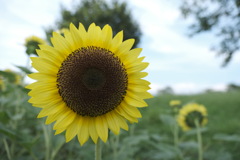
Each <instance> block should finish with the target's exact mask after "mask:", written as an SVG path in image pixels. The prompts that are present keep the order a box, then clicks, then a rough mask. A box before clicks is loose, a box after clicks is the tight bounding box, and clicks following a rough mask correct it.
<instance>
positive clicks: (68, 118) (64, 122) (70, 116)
mask: <svg viewBox="0 0 240 160" xmlns="http://www.w3.org/2000/svg"><path fill="white" fill-rule="evenodd" d="M76 115H77V114H76V113H75V112H73V111H72V110H70V109H68V110H67V111H66V112H65V113H63V114H62V115H61V116H59V118H58V119H57V121H56V123H55V124H54V126H53V129H54V130H56V129H60V128H66V127H68V126H69V125H70V124H71V123H72V121H73V120H74V119H75V117H76Z"/></svg>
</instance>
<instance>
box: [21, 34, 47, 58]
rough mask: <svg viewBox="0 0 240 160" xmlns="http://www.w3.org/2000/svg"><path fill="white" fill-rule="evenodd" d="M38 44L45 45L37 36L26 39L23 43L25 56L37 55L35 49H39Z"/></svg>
mask: <svg viewBox="0 0 240 160" xmlns="http://www.w3.org/2000/svg"><path fill="white" fill-rule="evenodd" d="M40 44H47V42H46V41H45V40H43V39H41V38H39V37H37V36H30V37H27V38H26V39H25V43H24V45H25V47H26V53H27V55H31V54H34V55H37V52H36V49H39V47H38V46H39V45H40Z"/></svg>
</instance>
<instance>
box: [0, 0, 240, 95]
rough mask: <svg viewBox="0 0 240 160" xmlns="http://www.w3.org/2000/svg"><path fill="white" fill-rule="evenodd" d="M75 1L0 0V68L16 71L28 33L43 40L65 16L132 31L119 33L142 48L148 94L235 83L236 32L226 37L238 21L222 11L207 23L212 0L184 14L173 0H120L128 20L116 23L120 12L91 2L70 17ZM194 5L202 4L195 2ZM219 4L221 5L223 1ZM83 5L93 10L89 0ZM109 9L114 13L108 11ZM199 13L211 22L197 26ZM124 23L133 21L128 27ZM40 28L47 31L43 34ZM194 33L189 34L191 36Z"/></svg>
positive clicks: (238, 64) (238, 80)
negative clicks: (149, 82)
mask: <svg viewBox="0 0 240 160" xmlns="http://www.w3.org/2000/svg"><path fill="white" fill-rule="evenodd" d="M232 1H233V0H232ZM79 2H80V1H79V0H52V1H48V0H42V1H37V0H33V1H25V0H1V2H0V3H1V6H0V7H1V9H0V14H1V15H4V16H2V17H1V19H0V23H1V26H0V36H1V37H2V38H1V39H0V48H1V53H0V55H1V58H0V64H1V65H0V69H1V70H4V69H7V68H8V69H11V70H17V68H16V67H15V66H14V65H18V66H25V65H26V64H27V62H28V56H27V55H26V54H25V50H26V48H25V46H24V43H25V39H26V37H28V36H32V35H35V36H38V37H40V38H43V39H47V38H48V37H47V35H48V36H50V35H51V34H50V32H51V31H52V30H58V29H61V28H66V27H68V23H69V22H68V21H74V23H76V24H77V23H78V21H80V22H83V23H84V24H85V25H86V26H87V25H88V24H90V23H91V21H95V22H96V23H97V24H98V25H101V26H102V25H103V24H105V23H110V22H111V21H115V22H114V23H116V24H118V25H116V24H115V26H118V27H115V30H116V31H115V32H117V31H119V30H122V29H124V31H125V32H130V33H133V34H134V35H133V34H132V35H131V34H130V35H128V36H125V37H126V38H132V37H133V38H137V47H141V48H143V52H142V55H143V56H146V61H148V62H150V66H149V67H148V69H147V71H148V72H149V76H148V78H147V79H148V80H149V81H151V83H152V85H151V88H152V90H151V92H152V93H157V92H158V91H159V90H161V89H165V88H166V87H171V88H172V90H173V91H174V92H175V93H187V94H189V93H198V92H202V91H204V90H206V89H213V90H220V91H223V90H226V89H227V86H228V85H229V84H236V85H239V84H240V70H239V68H240V54H239V50H238V48H239V42H238V39H239V37H237V38H236V37H232V39H234V38H235V39H236V40H237V42H235V43H234V41H236V40H229V39H231V37H230V36H231V35H230V34H233V35H234V36H237V35H238V36H239V27H238V26H239V24H238V25H235V23H237V22H239V20H237V19H236V18H235V19H236V20H235V19H234V17H232V19H231V18H228V19H227V18H226V16H225V17H224V15H223V17H221V19H220V17H219V19H220V20H218V21H219V22H212V21H214V20H211V19H213V16H214V15H211V14H212V13H211V12H214V11H215V9H216V7H217V5H218V4H217V2H213V3H214V5H211V6H212V7H210V8H208V9H205V10H204V12H203V13H198V14H199V15H197V14H196V15H194V13H193V11H192V12H191V11H188V13H187V11H186V10H187V9H185V10H184V8H183V7H182V10H181V9H180V7H181V6H185V7H187V5H186V4H183V1H178V0H170V1H167V0H149V1H138V0H130V1H123V0H121V1H117V2H118V3H119V6H120V4H121V3H123V2H124V3H125V2H126V5H127V6H126V13H125V14H128V13H129V15H128V16H130V18H128V17H127V16H126V15H125V17H123V16H122V17H121V18H123V19H129V20H128V21H129V22H127V23H128V24H127V23H126V21H125V23H120V22H117V19H118V18H117V17H119V15H120V14H123V13H124V11H119V12H118V14H119V15H117V14H110V15H112V16H108V15H106V16H105V17H104V16H99V15H98V14H101V13H100V12H99V11H97V10H100V9H101V8H98V9H97V7H95V8H96V13H95V12H94V16H90V15H89V12H85V11H82V12H83V13H79V15H81V14H82V17H87V18H84V19H83V18H81V17H77V18H75V19H74V18H72V17H74V14H73V13H74V12H76V9H77V8H78V6H79ZM99 2H100V1H99ZM186 2H187V1H186ZM186 2H185V3H186ZM190 2H191V1H189V3H190ZM107 3H111V0H107ZM209 3H210V1H209ZM219 3H220V2H219ZM225 3H226V2H225ZM232 3H233V2H232ZM199 4H201V5H203V4H205V3H200V2H199ZM189 5H191V4H189ZM196 5H197V4H196ZM229 5H230V4H229ZM208 6H210V5H207V4H206V5H205V6H204V5H203V8H204V7H205V8H206V7H208ZM225 6H226V7H227V5H225ZM87 7H90V8H92V10H94V9H93V8H94V7H93V5H92V4H89V6H87ZM199 7H202V6H199ZM230 7H231V6H230ZM113 8H114V7H113ZM189 8H191V6H189ZM195 8H197V7H195ZM103 9H104V6H103ZM235 9H236V8H235ZM109 10H110V9H109ZM183 10H184V11H183ZM192 10H196V9H194V8H193V9H192ZM228 10H231V8H229V9H228ZM236 10H237V9H236ZM65 11H66V12H65ZM67 11H68V12H67ZM106 12H107V11H106ZM109 12H112V13H114V12H113V11H109ZM121 12H122V13H121ZM222 12H223V11H222ZM71 13H72V15H71ZM183 13H184V14H183ZM84 14H88V15H87V16H86V15H84ZM106 14H109V13H106ZM186 14H188V18H184V17H185V16H186ZM215 14H216V13H215ZM219 14H220V13H219ZM222 14H224V13H222ZM75 15H78V13H76V14H75ZM68 16H69V17H68ZM71 16H72V17H71ZM201 16H209V17H206V18H209V19H210V20H209V21H210V22H209V23H210V24H208V25H212V26H211V27H209V26H208V28H206V26H201V25H204V24H201V23H204V22H201V21H200V19H197V18H196V17H201ZM210 16H212V17H210ZM215 16H216V15H215ZM70 17H71V18H70ZM121 18H120V19H121ZM66 19H68V21H66ZM97 19H98V20H97ZM122 21H124V20H122ZM215 21H217V20H215ZM205 23H207V22H205ZM119 24H121V25H119ZM130 24H133V25H131V26H130ZM231 24H232V25H231ZM124 25H125V26H126V27H124ZM194 25H195V28H194V27H193V26H194ZM205 25H206V24H205ZM226 25H229V26H226ZM201 27H202V28H201ZM204 27H205V28H204ZM221 27H225V28H226V29H225V30H229V29H231V28H232V27H236V29H235V31H236V32H234V33H229V34H224V33H222V34H221V33H220V32H221V29H222V28H221ZM233 29H234V28H233ZM136 30H137V31H136ZM46 32H48V34H47V35H46ZM222 32H223V31H222ZM225 32H226V31H225ZM237 32H238V33H237ZM194 33H195V36H191V35H193V34H194ZM128 34H129V33H128ZM220 34H221V35H220ZM235 34H236V35H235ZM190 36H191V38H190ZM222 39H228V40H227V41H228V43H230V44H229V45H228V46H227V47H229V48H227V49H225V51H223V53H222V54H220V53H219V50H221V45H223V44H221V41H222ZM234 45H236V46H235V48H236V49H235V50H234V54H232V55H233V56H232V58H231V59H230V60H229V62H228V63H227V65H225V66H224V67H223V64H224V61H225V59H226V58H227V56H228V54H231V53H229V52H231V48H233V47H232V46H234ZM135 47H136V46H135ZM213 48H215V50H213ZM222 48H223V47H222ZM235 53H236V54H235Z"/></svg>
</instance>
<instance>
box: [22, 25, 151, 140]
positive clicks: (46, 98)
mask: <svg viewBox="0 0 240 160" xmlns="http://www.w3.org/2000/svg"><path fill="white" fill-rule="evenodd" d="M51 42H52V44H53V47H51V46H48V45H40V50H37V53H38V55H39V57H32V58H31V60H32V66H33V67H34V68H35V69H36V70H37V71H38V72H37V73H33V74H30V75H29V77H30V78H32V79H35V80H37V81H36V82H34V83H32V84H30V85H28V86H27V88H29V89H31V91H30V92H29V95H30V96H31V99H30V100H29V102H30V103H32V104H33V106H36V107H40V108H42V110H41V112H40V113H39V115H38V118H41V117H45V116H47V119H46V124H50V123H52V122H54V121H56V122H55V124H54V126H53V129H54V130H56V132H55V134H59V133H61V132H63V131H66V134H65V137H66V142H68V141H70V140H72V139H73V138H74V137H75V136H76V135H77V137H78V140H79V142H80V144H81V145H83V144H84V143H85V142H86V141H87V140H88V139H89V137H91V138H92V140H93V141H94V143H96V142H97V140H98V138H100V139H102V141H104V142H106V141H107V139H108V130H109V129H110V130H111V131H112V132H113V133H114V134H119V132H120V128H122V129H125V130H128V124H127V123H126V120H128V121H130V122H132V123H133V122H138V118H140V117H141V113H140V112H139V110H138V109H137V108H138V107H146V106H147V103H146V102H145V101H144V99H148V98H151V97H152V95H151V94H150V93H148V92H147V91H148V90H149V89H150V87H149V84H150V83H149V82H148V81H146V80H143V79H142V78H143V77H145V76H147V73H146V72H142V70H144V69H145V68H146V67H147V66H148V64H149V63H146V62H142V61H143V59H144V57H140V58H138V57H139V54H140V52H141V51H142V49H141V48H135V49H131V48H132V46H133V44H134V39H128V40H126V41H123V32H122V31H121V32H119V33H117V34H116V36H114V37H112V28H111V27H110V26H109V25H105V26H104V27H103V29H101V28H100V27H99V26H96V25H95V24H94V23H92V24H91V25H90V26H89V28H88V30H87V31H86V30H85V28H84V26H83V25H82V24H81V23H80V24H79V28H76V27H75V26H74V25H73V24H70V29H69V31H68V30H65V33H64V37H63V36H61V35H60V34H58V33H55V32H53V37H52V38H51Z"/></svg>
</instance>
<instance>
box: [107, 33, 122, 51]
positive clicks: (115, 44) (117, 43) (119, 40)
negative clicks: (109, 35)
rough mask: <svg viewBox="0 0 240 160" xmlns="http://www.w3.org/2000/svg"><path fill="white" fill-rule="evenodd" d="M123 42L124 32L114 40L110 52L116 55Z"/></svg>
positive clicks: (118, 34)
mask: <svg viewBox="0 0 240 160" xmlns="http://www.w3.org/2000/svg"><path fill="white" fill-rule="evenodd" d="M122 41H123V31H120V32H118V33H117V34H116V36H115V37H114V38H113V40H112V43H111V46H110V48H109V50H110V51H112V52H113V53H115V51H116V50H117V49H118V47H119V46H120V44H121V43H122Z"/></svg>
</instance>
